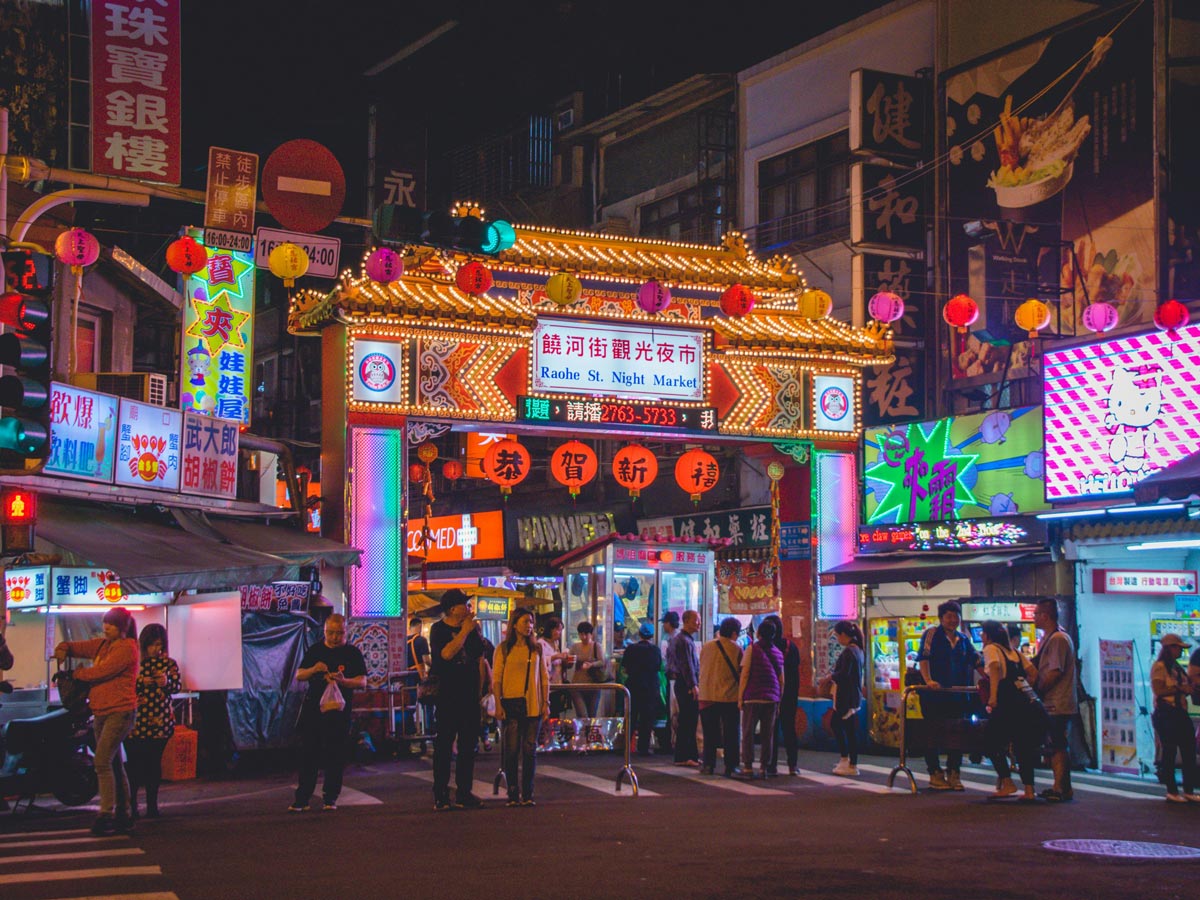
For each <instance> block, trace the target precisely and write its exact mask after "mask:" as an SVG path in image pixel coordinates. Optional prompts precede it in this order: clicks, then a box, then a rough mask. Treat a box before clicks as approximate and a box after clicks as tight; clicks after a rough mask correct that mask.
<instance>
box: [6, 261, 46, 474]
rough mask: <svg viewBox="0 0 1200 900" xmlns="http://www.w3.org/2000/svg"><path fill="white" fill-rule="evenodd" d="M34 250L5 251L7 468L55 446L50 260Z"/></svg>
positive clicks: (21, 464) (43, 454) (19, 465)
mask: <svg viewBox="0 0 1200 900" xmlns="http://www.w3.org/2000/svg"><path fill="white" fill-rule="evenodd" d="M40 256H44V254H34V253H32V252H30V251H28V250H16V251H9V252H6V253H5V254H4V270H5V292H4V294H2V295H0V324H2V325H3V326H4V329H5V333H4V334H0V365H4V366H9V367H11V369H12V370H13V371H12V373H10V374H6V375H4V376H3V377H0V407H3V408H4V411H5V414H4V416H3V417H2V418H0V458H3V461H4V462H5V463H7V465H5V466H4V467H5V468H24V467H27V466H26V464H27V463H28V462H30V461H36V460H40V459H44V458H45V457H46V454H47V453H48V452H49V449H50V371H51V357H50V346H51V331H52V323H51V315H50V305H49V303H48V300H49V297H48V296H47V295H48V293H49V286H48V284H47V283H46V282H47V281H48V280H49V279H48V278H43V277H41V273H44V272H48V271H50V268H49V266H48V265H43V264H42V263H43V262H44V261H43V260H41V259H38V258H37V257H40Z"/></svg>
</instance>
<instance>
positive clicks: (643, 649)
mask: <svg viewBox="0 0 1200 900" xmlns="http://www.w3.org/2000/svg"><path fill="white" fill-rule="evenodd" d="M638 637H639V638H641V640H639V641H638V642H637V643H636V644H630V645H629V646H628V647H626V648H625V655H624V656H623V657H622V658H621V668H623V669H624V670H625V686H626V687H627V688H629V699H630V703H631V704H632V707H633V708H632V710H631V711H630V715H629V719H630V722H631V723H632V725H633V727H634V728H635V729H636V730H637V752H638V756H649V755H650V733H651V732H652V731H653V730H654V723H655V722H656V721H658V713H659V693H658V672H659V670H660V669H661V668H662V653H661V652H660V651H659V649H658V647H656V646H655V645H654V626H653V625H651V624H650V623H649V622H647V623H646V624H644V625H642V627H641V628H639V629H638Z"/></svg>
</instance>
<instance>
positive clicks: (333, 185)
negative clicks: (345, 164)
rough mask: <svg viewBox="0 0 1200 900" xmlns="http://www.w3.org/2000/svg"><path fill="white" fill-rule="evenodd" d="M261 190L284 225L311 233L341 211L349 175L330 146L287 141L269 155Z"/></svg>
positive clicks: (269, 205) (269, 206)
mask: <svg viewBox="0 0 1200 900" xmlns="http://www.w3.org/2000/svg"><path fill="white" fill-rule="evenodd" d="M262 192H263V199H264V200H265V201H266V203H267V209H269V210H270V211H271V215H273V216H274V217H275V218H276V219H278V220H279V223H280V224H281V225H283V227H284V228H287V229H290V230H291V231H303V232H307V233H308V234H312V233H314V232H317V231H320V230H321V229H322V228H324V227H325V226H326V225H328V224H329V223H330V222H332V221H333V220H334V219H336V218H337V217H338V214H339V213H341V211H342V203H343V202H344V201H345V199H346V175H345V173H344V172H342V166H341V164H340V163H339V162H338V161H337V158H336V157H335V156H334V155H333V153H332V152H330V150H329V148H328V147H325V146H324V145H322V144H318V143H317V142H316V141H309V140H295V141H288V142H287V143H286V144H281V145H280V146H279V147H277V148H276V150H275V152H274V153H272V154H271V155H270V156H269V157H267V162H266V165H264V166H263V173H262Z"/></svg>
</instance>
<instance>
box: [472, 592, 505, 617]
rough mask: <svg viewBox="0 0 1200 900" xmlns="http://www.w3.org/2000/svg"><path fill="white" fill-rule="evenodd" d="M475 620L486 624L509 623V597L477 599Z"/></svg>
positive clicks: (475, 602)
mask: <svg viewBox="0 0 1200 900" xmlns="http://www.w3.org/2000/svg"><path fill="white" fill-rule="evenodd" d="M474 604H475V618H477V619H480V620H482V621H484V622H506V621H508V598H507V597H476V598H475V601H474Z"/></svg>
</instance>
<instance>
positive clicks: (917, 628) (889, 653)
mask: <svg viewBox="0 0 1200 900" xmlns="http://www.w3.org/2000/svg"><path fill="white" fill-rule="evenodd" d="M935 624H937V620H936V619H929V618H925V619H922V618H920V617H918V616H891V617H888V618H880V619H868V620H867V637H868V640H869V641H870V643H869V645H868V656H869V659H868V678H869V684H868V687H869V691H868V697H869V702H870V708H871V720H870V734H871V740H873V741H875V743H877V744H882V745H883V746H885V747H899V746H900V715H901V712H900V711H901V706H902V703H903V697H904V683H905V676H906V673H907V672H908V670H909V669H915V668H917V654H919V653H920V652H921V635H923V634H924V633H925V629H926V628H930V627H931V626H933V625H935ZM913 699H914V701H915V699H916V698H913ZM909 707H910V709H909V717H910V718H920V716H921V712H920V707H919V705H918V704H917V703H915V702H910V704H909Z"/></svg>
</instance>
